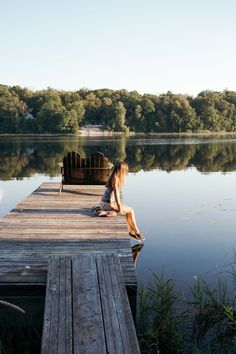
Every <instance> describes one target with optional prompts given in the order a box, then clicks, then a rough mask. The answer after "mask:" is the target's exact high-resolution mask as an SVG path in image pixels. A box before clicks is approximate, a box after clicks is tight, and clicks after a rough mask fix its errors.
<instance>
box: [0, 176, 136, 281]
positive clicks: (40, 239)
mask: <svg viewBox="0 0 236 354" xmlns="http://www.w3.org/2000/svg"><path fill="white" fill-rule="evenodd" d="M59 185H60V184H59V183H54V182H50V183H43V184H42V185H41V186H40V188H38V189H36V190H35V191H34V192H33V193H32V194H31V195H30V196H28V197H27V198H26V199H25V201H23V202H22V203H20V204H18V206H17V207H16V208H15V209H14V210H13V211H12V212H10V213H8V214H7V215H6V216H5V217H4V218H3V219H1V220H0V283H1V282H2V283H4V282H6V283H7V282H14V281H16V282H19V283H23V282H30V281H33V282H36V283H37V282H39V283H43V282H45V277H46V274H45V265H46V262H47V258H48V257H49V256H50V255H56V254H58V255H70V254H72V255H73V254H80V253H86V252H87V253H96V252H100V253H103V252H114V253H116V254H119V255H120V256H121V257H122V260H121V264H122V269H123V272H124V277H125V281H128V282H129V284H130V283H134V284H135V282H136V281H135V273H134V270H133V265H132V254H131V248H130V238H129V236H128V232H127V225H126V221H125V218H124V217H114V218H97V217H93V216H92V215H91V206H92V205H94V204H96V203H97V202H98V201H99V200H100V198H101V195H102V193H103V191H104V187H103V186H87V185H86V186H84V185H81V186H67V187H66V190H65V192H64V193H63V194H62V195H61V197H60V198H59V197H58V189H59ZM65 205H66V207H65ZM24 206H27V208H25V209H24ZM124 257H126V258H124ZM17 277H18V279H17Z"/></svg>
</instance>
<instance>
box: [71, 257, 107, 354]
mask: <svg viewBox="0 0 236 354" xmlns="http://www.w3.org/2000/svg"><path fill="white" fill-rule="evenodd" d="M72 274H73V309H74V313H73V327H74V334H73V337H74V352H75V353H80V352H82V353H87V354H91V353H106V343H105V336H104V328H103V320H102V309H101V302H100V296H99V287H98V278H97V272H96V264H95V260H94V258H93V257H92V256H88V255H85V256H80V257H73V258H72Z"/></svg>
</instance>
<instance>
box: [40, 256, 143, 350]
mask: <svg viewBox="0 0 236 354" xmlns="http://www.w3.org/2000/svg"><path fill="white" fill-rule="evenodd" d="M55 297H58V298H57V299H56V298H55ZM49 353H50V354H72V353H73V354H79V353H81V354H95V353H96V354H97V353H99V354H107V353H114V354H115V353H119V354H139V353H140V350H139V345H138V341H137V335H136V331H135V327H134V323H133V318H132V314H131V310H130V307H129V300H128V295H127V292H126V287H125V283H124V280H123V275H122V269H121V265H120V258H119V256H117V255H114V254H104V253H103V254H87V255H85V254H84V255H79V256H72V257H68V256H67V257H62V256H59V257H58V256H54V257H50V260H49V265H48V281H47V290H46V299H45V316H44V327H43V338H42V347H41V354H49Z"/></svg>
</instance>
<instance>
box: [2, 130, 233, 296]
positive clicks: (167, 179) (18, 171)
mask: <svg viewBox="0 0 236 354" xmlns="http://www.w3.org/2000/svg"><path fill="white" fill-rule="evenodd" d="M71 150H75V151H79V152H80V153H82V154H84V155H86V154H90V153H91V152H94V151H96V150H99V151H101V152H103V153H104V154H105V155H106V156H108V157H109V159H110V160H111V161H112V162H115V161H116V160H118V159H125V160H126V161H127V162H128V163H129V166H130V173H129V175H128V178H127V182H126V185H125V187H124V191H123V194H124V200H125V202H126V204H129V205H131V206H132V207H133V208H134V210H135V211H136V216H137V220H138V224H139V227H140V230H141V231H142V232H143V234H144V235H145V236H146V241H145V245H144V247H143V249H142V251H141V253H140V255H139V258H138V264H137V274H138V279H139V280H140V281H142V282H144V283H149V282H150V280H151V277H152V272H162V271H164V273H165V274H166V275H167V276H171V277H172V278H174V279H175V282H176V284H177V288H178V289H182V288H184V289H185V288H187V287H188V286H189V285H191V284H192V283H193V282H194V277H196V276H201V277H204V278H205V279H207V280H209V281H212V282H214V279H215V274H216V273H217V272H218V271H220V270H221V269H222V267H223V266H224V265H226V264H228V263H230V262H232V261H233V252H234V249H235V248H236V246H235V240H236V236H235V230H236V218H235V215H236V188H235V180H236V139H197V138H194V139H192V138H191V139H190V138H188V139H183V138H182V139H180V138H179V139H176V138H175V139H173V138H172V139H162V138H159V139H158V138H156V139H154V138H145V139H144V138H142V139H138V138H125V137H121V138H80V139H78V138H57V139H52V138H44V139H42V138H40V139H36V138H27V139H22V138H21V139H9V138H8V139H6V138H4V139H1V140H0V153H1V155H0V161H1V163H0V217H2V216H3V215H5V214H6V213H7V212H8V211H9V210H10V209H11V208H13V207H14V206H15V205H16V204H17V203H18V202H19V201H21V200H22V199H23V198H24V197H25V196H27V195H28V194H29V193H31V192H32V191H33V190H34V189H35V188H37V187H38V186H39V185H40V184H41V183H42V182H45V181H59V180H60V175H59V172H60V171H59V168H58V162H60V161H61V160H62V158H63V156H64V155H65V154H66V152H68V151H71Z"/></svg>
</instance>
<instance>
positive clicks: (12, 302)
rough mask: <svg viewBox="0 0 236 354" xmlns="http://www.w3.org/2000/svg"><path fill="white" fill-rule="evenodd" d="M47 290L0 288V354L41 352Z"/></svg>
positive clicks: (16, 287)
mask: <svg viewBox="0 0 236 354" xmlns="http://www.w3.org/2000/svg"><path fill="white" fill-rule="evenodd" d="M44 293H45V288H44V287H33V286H31V287H30V288H29V287H28V288H27V287H23V286H21V287H19V286H1V287H0V314H1V315H0V353H7V354H15V353H17V354H21V353H22V354H25V353H34V354H37V353H40V346H41V332H42V323H43V311H44Z"/></svg>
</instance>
